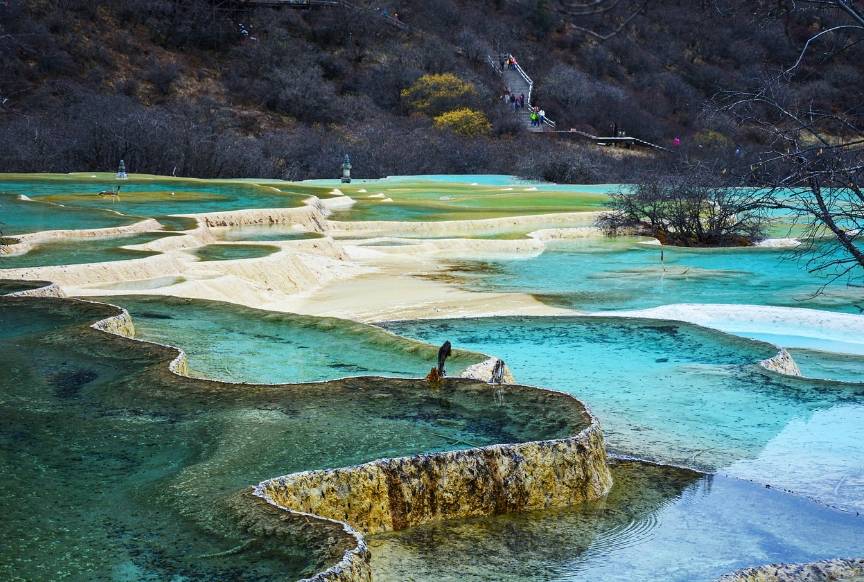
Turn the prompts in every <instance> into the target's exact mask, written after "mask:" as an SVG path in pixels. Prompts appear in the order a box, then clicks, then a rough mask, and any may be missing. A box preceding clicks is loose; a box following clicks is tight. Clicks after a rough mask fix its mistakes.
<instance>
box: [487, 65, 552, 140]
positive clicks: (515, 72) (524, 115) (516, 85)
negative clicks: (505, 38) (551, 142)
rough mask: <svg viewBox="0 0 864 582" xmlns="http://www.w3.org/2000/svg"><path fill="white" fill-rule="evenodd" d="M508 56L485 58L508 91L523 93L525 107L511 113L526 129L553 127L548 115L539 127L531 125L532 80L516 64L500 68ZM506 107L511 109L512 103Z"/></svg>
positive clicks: (540, 130) (536, 129) (540, 129)
mask: <svg viewBox="0 0 864 582" xmlns="http://www.w3.org/2000/svg"><path fill="white" fill-rule="evenodd" d="M510 56H511V55H510V54H503V55H498V58H497V59H495V58H494V57H492V56H491V55H490V56H489V57H488V58H487V60H488V61H489V64H490V65H492V68H493V69H494V70H495V72H496V73H498V74H499V75H500V76H501V79H502V80H503V81H504V85H505V86H506V87H507V90H508V91H510V93H512V94H515V95H516V96H517V97H518V96H519V95H525V108H524V109H518V110H517V111H515V112H514V113H513V115H518V116H519V121H520V122H521V123H522V124H523V125H524V126H525V129H526V130H528V131H531V132H534V133H539V132H543V131H546V130H547V129H549V128H551V129H555V122H554V121H552V120H551V119H549V118H548V117H547V118H546V123H545V124H541V125H540V126H539V127H533V126H532V125H531V111H530V106H531V104H532V103H531V91H532V89H533V88H534V81H532V80H531V77H529V76H528V75H527V74H526V73H525V71H524V70H523V69H522V67H520V66H519V65H518V64H517V65H516V66H515V67H513V68H511V67H509V66H508V67H505V68H504V69H503V70H502V68H501V65H502V63H503V62H504V61H505V60H506V59H507V58H508V57H510ZM508 107H510V108H511V109H512V105H508Z"/></svg>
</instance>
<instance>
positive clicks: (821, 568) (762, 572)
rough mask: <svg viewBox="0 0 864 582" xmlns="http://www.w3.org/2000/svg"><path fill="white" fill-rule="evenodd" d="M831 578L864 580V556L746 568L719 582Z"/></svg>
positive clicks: (808, 581) (801, 581) (810, 581)
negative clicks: (860, 557) (850, 558)
mask: <svg viewBox="0 0 864 582" xmlns="http://www.w3.org/2000/svg"><path fill="white" fill-rule="evenodd" d="M829 580H832V581H833V580H837V581H842V580H846V581H849V582H852V581H855V582H858V581H860V580H864V558H862V559H853V560H825V561H823V562H810V563H809V564H770V565H767V566H760V567H758V568H745V569H743V570H738V571H737V572H733V573H732V574H727V575H725V576H723V577H721V578H720V579H719V580H718V581H717V582H823V581H824V582H827V581H829Z"/></svg>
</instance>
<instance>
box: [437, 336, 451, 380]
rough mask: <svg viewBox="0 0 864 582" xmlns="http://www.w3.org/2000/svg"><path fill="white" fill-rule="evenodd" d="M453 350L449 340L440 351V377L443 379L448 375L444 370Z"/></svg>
mask: <svg viewBox="0 0 864 582" xmlns="http://www.w3.org/2000/svg"><path fill="white" fill-rule="evenodd" d="M451 348H452V346H451V345H450V340H447V341H446V342H444V344H443V345H442V346H441V348H440V349H439V350H438V375H439V376H440V377H442V378H443V377H444V376H446V375H447V372H446V370H444V362H445V361H447V358H448V357H449V356H450V352H451V351H452V349H451Z"/></svg>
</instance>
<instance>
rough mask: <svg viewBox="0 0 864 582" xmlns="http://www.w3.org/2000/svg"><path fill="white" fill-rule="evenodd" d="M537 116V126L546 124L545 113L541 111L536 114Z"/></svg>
mask: <svg viewBox="0 0 864 582" xmlns="http://www.w3.org/2000/svg"><path fill="white" fill-rule="evenodd" d="M537 115H538V116H539V117H540V123H538V124H537V125H543V124H544V123H546V112H545V111H543V110H542V109H541V110H540V111H538V112H537Z"/></svg>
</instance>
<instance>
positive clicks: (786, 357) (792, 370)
mask: <svg viewBox="0 0 864 582" xmlns="http://www.w3.org/2000/svg"><path fill="white" fill-rule="evenodd" d="M759 365H760V366H762V367H763V368H765V369H766V370H770V371H771V372H776V373H778V374H785V375H786V376H800V375H801V370H800V369H799V368H798V364H797V363H795V360H794V359H793V358H792V354H790V353H789V352H787V351H786V350H785V349H783V348H781V349H780V351H779V352H777V355H776V356H774V357H772V358H768V359H767V360H762V361H761V362H759Z"/></svg>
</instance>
